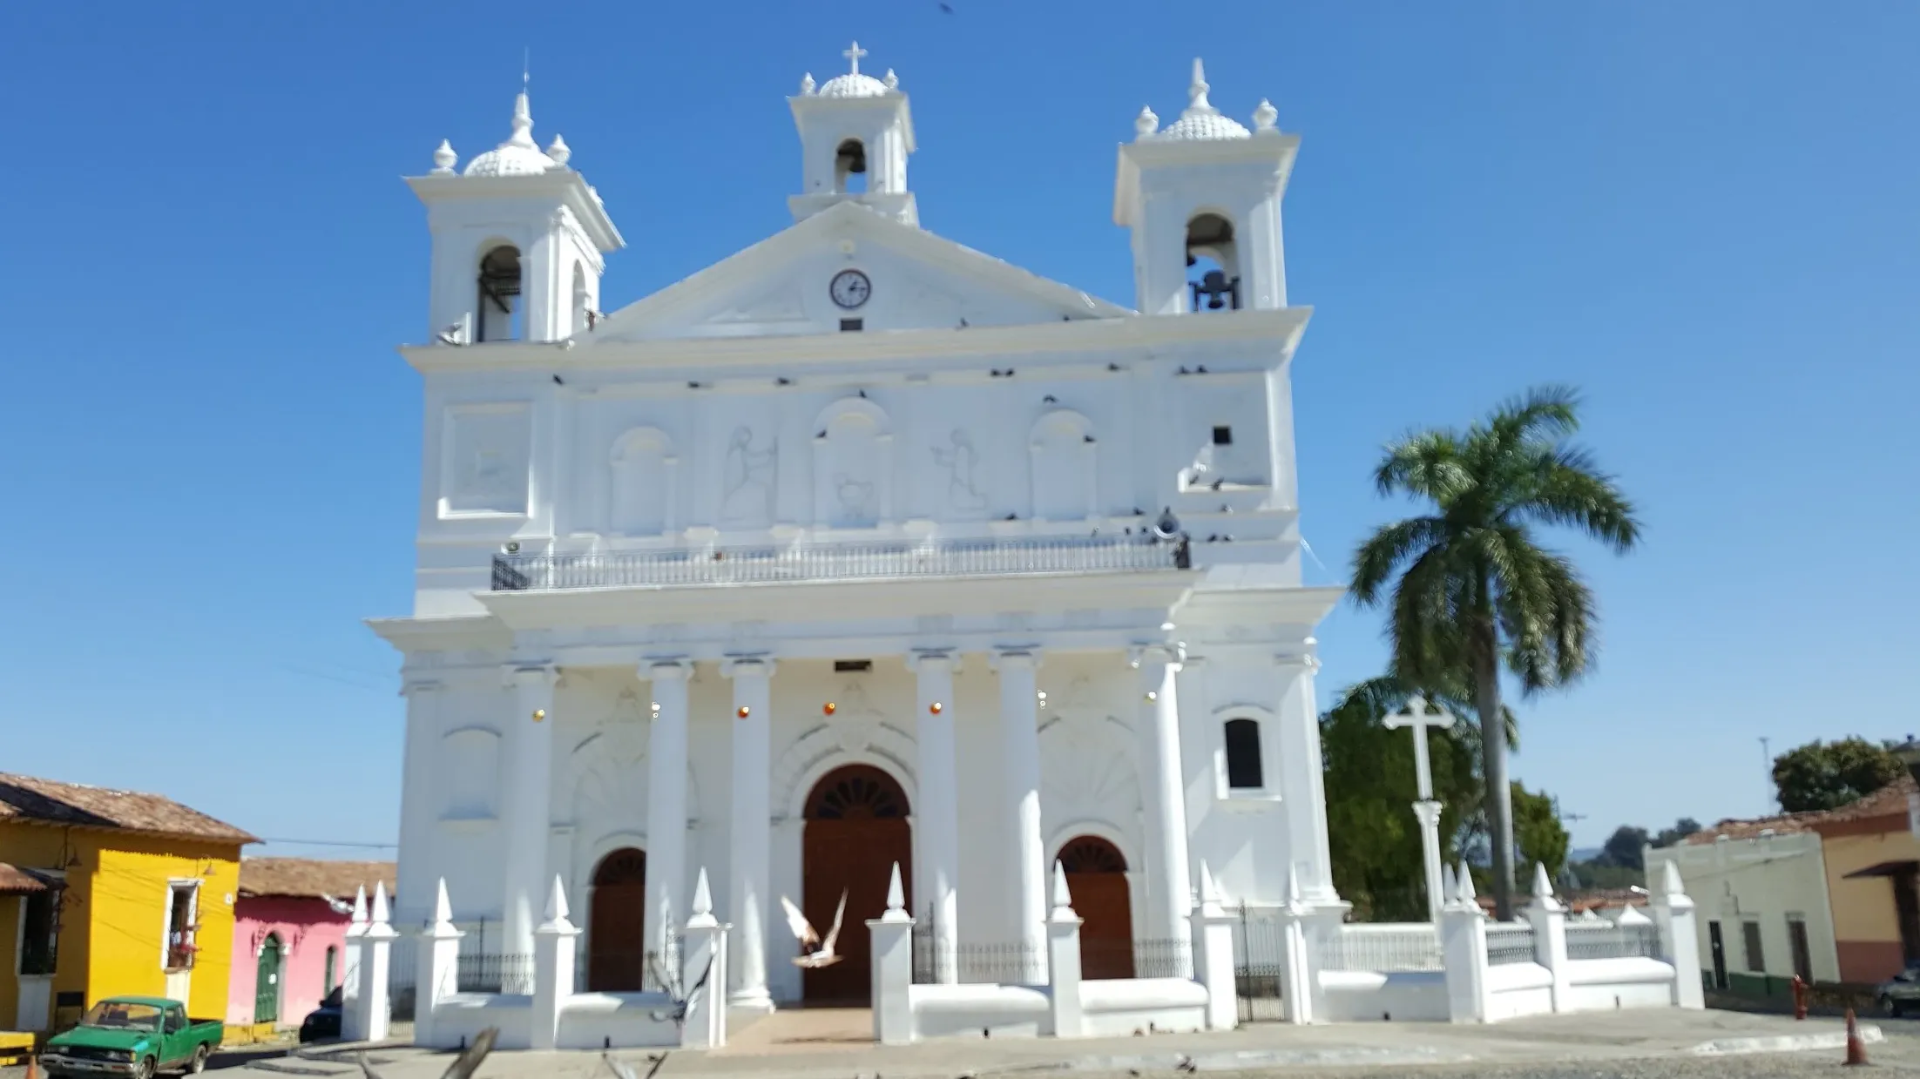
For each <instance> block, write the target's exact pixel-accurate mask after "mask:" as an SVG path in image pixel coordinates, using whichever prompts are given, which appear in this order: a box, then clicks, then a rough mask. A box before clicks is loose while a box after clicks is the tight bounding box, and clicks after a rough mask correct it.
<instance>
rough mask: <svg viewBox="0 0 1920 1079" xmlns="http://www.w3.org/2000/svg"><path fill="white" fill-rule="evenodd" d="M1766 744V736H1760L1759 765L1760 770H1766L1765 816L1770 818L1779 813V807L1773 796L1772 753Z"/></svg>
mask: <svg viewBox="0 0 1920 1079" xmlns="http://www.w3.org/2000/svg"><path fill="white" fill-rule="evenodd" d="M1767 742H1768V739H1767V736H1766V735H1764V734H1763V735H1761V736H1760V765H1761V767H1762V768H1764V769H1765V770H1766V779H1767V815H1768V816H1772V815H1773V814H1774V813H1776V812H1778V811H1779V807H1778V806H1777V805H1776V804H1775V802H1774V794H1773V751H1772V750H1771V749H1768V748H1767Z"/></svg>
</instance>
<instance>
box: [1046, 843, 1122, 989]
mask: <svg viewBox="0 0 1920 1079" xmlns="http://www.w3.org/2000/svg"><path fill="white" fill-rule="evenodd" d="M1060 864H1061V867H1062V868H1064V869H1065V870H1066V871H1067V892H1068V893H1069V894H1070V895H1071V896H1072V897H1073V911H1074V913H1075V914H1078V915H1079V916H1080V922H1081V924H1080V976H1081V977H1082V978H1085V979H1088V980H1093V979H1097V978H1131V977H1133V973H1134V968H1133V897H1132V894H1131V893H1130V891H1129V888H1128V884H1127V860H1126V859H1125V858H1124V857H1122V856H1121V854H1120V851H1119V850H1118V849H1117V848H1115V847H1114V845H1113V844H1111V843H1109V842H1107V841H1106V840H1104V839H1101V838H1099V837H1098V836H1090V835H1083V836H1080V837H1079V838H1077V839H1070V840H1068V841H1067V844H1066V845H1065V846H1064V847H1061V848H1060Z"/></svg>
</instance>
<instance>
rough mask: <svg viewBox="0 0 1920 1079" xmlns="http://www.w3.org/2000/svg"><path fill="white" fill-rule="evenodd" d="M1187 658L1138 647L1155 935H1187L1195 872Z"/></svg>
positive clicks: (1167, 937) (1161, 648)
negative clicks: (1190, 853) (1183, 729)
mask: <svg viewBox="0 0 1920 1079" xmlns="http://www.w3.org/2000/svg"><path fill="white" fill-rule="evenodd" d="M1181 659H1182V656H1181V653H1180V650H1179V649H1178V648H1177V647H1168V646H1164V645H1153V646H1149V647H1144V648H1141V649H1138V650H1137V651H1136V652H1135V653H1134V657H1133V666H1134V667H1135V668H1136V669H1137V670H1138V671H1139V672H1140V678H1139V685H1140V706H1139V716H1140V719H1139V722H1138V723H1137V724H1136V729H1137V730H1138V731H1139V732H1140V750H1141V753H1140V756H1141V760H1142V763H1143V764H1144V765H1145V768H1144V769H1143V775H1142V777H1141V778H1142V779H1143V780H1144V781H1145V782H1144V786H1145V788H1146V789H1145V792H1144V793H1145V795H1146V821H1147V842H1148V843H1149V848H1148V856H1147V866H1146V871H1147V881H1148V889H1147V908H1148V918H1147V926H1148V929H1147V932H1148V934H1149V938H1150V939H1156V940H1175V941H1177V940H1187V939H1189V937H1188V932H1187V915H1188V913H1189V912H1190V911H1191V910H1192V907H1193V877H1192V875H1191V871H1190V870H1189V869H1188V867H1187V799H1186V783H1185V781H1184V780H1183V778H1182V772H1181V767H1180V699H1179V692H1178V690H1177V689H1176V688H1175V683H1176V680H1177V679H1176V676H1177V675H1178V674H1179V673H1180V661H1181Z"/></svg>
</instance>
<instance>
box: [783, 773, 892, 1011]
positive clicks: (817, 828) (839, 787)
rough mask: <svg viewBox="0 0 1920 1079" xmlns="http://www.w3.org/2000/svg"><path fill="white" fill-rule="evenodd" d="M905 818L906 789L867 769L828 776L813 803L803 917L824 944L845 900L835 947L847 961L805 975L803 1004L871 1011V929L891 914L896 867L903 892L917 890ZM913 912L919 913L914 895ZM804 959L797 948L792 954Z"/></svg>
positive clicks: (804, 860)
mask: <svg viewBox="0 0 1920 1079" xmlns="http://www.w3.org/2000/svg"><path fill="white" fill-rule="evenodd" d="M907 816H908V807H907V795H906V792H905V791H903V790H901V789H900V784H899V783H898V782H896V781H895V780H894V778H893V777H892V776H890V775H888V774H887V773H885V772H883V771H881V770H880V769H878V768H873V767H870V766H868V765H864V764H853V765H848V766H846V767H844V768H838V769H835V770H834V771H831V772H829V773H827V774H826V775H825V776H822V777H821V779H820V782H818V783H816V784H814V787H813V792H812V793H811V794H809V795H808V796H807V812H806V831H805V833H804V834H803V837H802V839H801V847H800V849H801V863H800V864H801V886H800V891H801V901H800V909H801V910H802V911H803V912H804V913H805V914H806V916H807V920H808V921H810V922H812V923H813V926H814V929H815V930H817V931H818V932H819V933H820V935H821V936H822V937H824V936H826V934H827V931H828V929H829V927H831V926H832V925H833V912H834V909H835V908H836V907H838V906H839V904H840V896H841V894H842V893H845V895H846V897H847V913H846V917H845V919H844V920H843V921H842V922H841V925H840V936H839V939H838V940H837V941H835V945H834V950H835V951H836V952H838V953H840V954H841V955H843V956H845V957H846V958H845V959H842V960H841V961H840V962H839V963H836V964H834V965H833V966H830V967H825V968H823V969H820V970H809V971H807V972H806V973H805V976H804V979H803V982H804V988H803V992H802V998H803V999H804V1000H806V1001H807V1002H808V1003H822V1002H827V1001H835V1002H857V1003H865V1002H866V1001H868V1000H869V999H871V998H872V995H873V982H872V969H871V959H870V956H871V955H872V947H871V942H870V941H869V940H868V936H867V926H866V922H867V919H869V918H878V917H880V915H882V914H884V913H886V909H887V883H888V880H889V877H890V875H891V873H892V871H893V866H894V865H895V863H898V864H899V865H900V867H901V868H900V872H901V884H902V885H903V886H905V887H907V888H909V889H911V887H912V885H911V877H912V874H911V873H910V872H909V869H910V868H911V866H912V865H913V830H912V825H910V824H909V823H908V821H907ZM907 908H908V909H909V910H911V909H912V908H913V895H912V892H911V890H909V892H908V894H907ZM798 952H799V946H798V944H795V945H794V952H793V953H791V954H798ZM776 954H778V953H776Z"/></svg>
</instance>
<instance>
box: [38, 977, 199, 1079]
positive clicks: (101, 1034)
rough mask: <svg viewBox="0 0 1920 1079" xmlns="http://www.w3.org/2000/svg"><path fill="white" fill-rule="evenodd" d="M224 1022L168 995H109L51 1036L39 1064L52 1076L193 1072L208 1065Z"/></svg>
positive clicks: (148, 1078)
mask: <svg viewBox="0 0 1920 1079" xmlns="http://www.w3.org/2000/svg"><path fill="white" fill-rule="evenodd" d="M225 1031H226V1023H225V1022H224V1021H222V1020H219V1019H189V1018H187V1007H186V1005H184V1004H182V1003H180V1002H179V1001H177V1000H168V999H166V998H165V997H108V998H107V999H105V1000H102V1001H99V1002H98V1003H96V1004H94V1006H93V1007H91V1008H88V1009H87V1014H86V1015H84V1016H82V1017H81V1019H80V1025H79V1026H77V1027H74V1028H73V1029H72V1030H69V1031H66V1032H65V1033H62V1034H56V1035H54V1036H53V1037H52V1038H51V1039H49V1040H48V1042H47V1047H46V1049H45V1050H44V1051H42V1052H41V1054H40V1069H41V1070H42V1071H44V1072H46V1074H47V1076H48V1077H49V1079H61V1077H63V1076H79V1075H127V1076H132V1077H133V1079H153V1076H154V1075H156V1074H157V1073H159V1072H161V1071H166V1070H176V1069H177V1070H181V1071H184V1072H186V1073H187V1074H189V1075H192V1074H195V1073H198V1072H199V1071H200V1070H201V1069H203V1068H205V1067H206V1066H207V1057H209V1056H211V1055H212V1054H213V1051H214V1050H215V1049H217V1048H219V1046H220V1037H221V1035H222V1034H223V1033H225Z"/></svg>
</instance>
